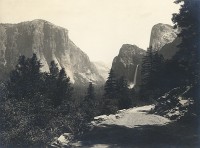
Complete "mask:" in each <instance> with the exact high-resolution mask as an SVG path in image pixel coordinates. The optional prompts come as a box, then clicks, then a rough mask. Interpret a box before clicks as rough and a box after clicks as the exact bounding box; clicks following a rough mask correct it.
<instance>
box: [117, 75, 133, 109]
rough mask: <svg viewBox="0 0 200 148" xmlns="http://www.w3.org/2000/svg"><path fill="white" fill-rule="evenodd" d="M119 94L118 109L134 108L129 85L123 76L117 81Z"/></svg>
mask: <svg viewBox="0 0 200 148" xmlns="http://www.w3.org/2000/svg"><path fill="white" fill-rule="evenodd" d="M116 90H117V93H116V97H117V98H118V100H119V101H118V108H119V109H127V108H130V107H131V106H132V100H131V97H130V96H129V89H128V84H127V81H126V80H125V78H124V77H123V76H122V77H120V78H119V79H118V80H117V88H116Z"/></svg>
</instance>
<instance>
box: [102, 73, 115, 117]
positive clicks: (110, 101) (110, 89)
mask: <svg viewBox="0 0 200 148" xmlns="http://www.w3.org/2000/svg"><path fill="white" fill-rule="evenodd" d="M104 91H105V93H104V99H103V109H102V112H103V113H105V114H110V113H114V112H115V111H117V109H118V98H117V96H116V94H117V90H116V76H115V74H114V71H113V69H111V70H110V72H109V76H108V79H107V81H106V83H105V86H104Z"/></svg>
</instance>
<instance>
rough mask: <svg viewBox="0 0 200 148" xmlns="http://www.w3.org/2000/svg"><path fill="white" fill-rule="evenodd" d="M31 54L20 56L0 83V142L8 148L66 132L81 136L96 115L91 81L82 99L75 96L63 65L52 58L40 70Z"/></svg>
mask: <svg viewBox="0 0 200 148" xmlns="http://www.w3.org/2000/svg"><path fill="white" fill-rule="evenodd" d="M41 67H42V65H41V63H40V61H39V60H38V59H37V57H36V55H35V54H33V56H32V57H31V58H26V57H25V56H20V57H19V60H18V63H17V65H16V67H15V69H14V70H13V71H11V72H10V76H9V80H8V81H7V82H5V83H1V87H0V88H1V90H0V91H1V92H0V94H1V95H0V102H1V103H0V122H1V124H0V141H1V143H0V144H1V145H2V146H7V147H16V146H17V147H28V146H36V147H41V146H42V147H43V146H45V145H48V144H50V142H51V141H52V140H53V138H55V137H58V136H60V135H61V134H63V133H66V132H69V133H72V134H74V135H80V134H81V133H82V132H84V131H85V130H87V129H88V123H89V122H90V121H91V120H92V118H93V117H94V116H95V115H96V114H97V112H96V111H97V110H98V108H97V105H98V104H97V101H96V100H95V98H96V97H95V92H94V88H93V85H92V83H90V84H89V88H88V90H87V92H86V94H85V98H82V99H77V98H76V97H77V96H76V95H74V94H75V91H76V90H75V89H74V88H73V87H72V84H71V83H70V78H69V77H68V76H67V75H66V73H65V70H64V68H61V69H60V70H59V68H58V66H57V65H56V64H55V62H54V61H52V62H51V63H50V66H49V67H50V68H49V72H41V70H40V69H41Z"/></svg>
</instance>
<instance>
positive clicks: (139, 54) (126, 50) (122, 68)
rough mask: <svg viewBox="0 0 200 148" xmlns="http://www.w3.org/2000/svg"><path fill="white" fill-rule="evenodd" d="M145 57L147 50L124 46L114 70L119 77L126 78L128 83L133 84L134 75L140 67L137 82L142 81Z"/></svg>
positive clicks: (113, 64)
mask: <svg viewBox="0 0 200 148" xmlns="http://www.w3.org/2000/svg"><path fill="white" fill-rule="evenodd" d="M144 55H145V50H143V49H141V48H139V47H137V46H135V45H130V44H124V45H123V46H122V47H121V49H120V52H119V55H118V56H116V57H115V58H114V60H113V63H112V69H113V70H114V72H115V75H116V76H117V77H121V76H124V77H125V79H126V80H127V81H128V84H131V83H133V81H134V75H135V71H136V67H137V65H139V71H138V73H139V74H138V76H137V82H138V83H139V81H140V72H141V67H140V66H141V63H142V58H143V56H144Z"/></svg>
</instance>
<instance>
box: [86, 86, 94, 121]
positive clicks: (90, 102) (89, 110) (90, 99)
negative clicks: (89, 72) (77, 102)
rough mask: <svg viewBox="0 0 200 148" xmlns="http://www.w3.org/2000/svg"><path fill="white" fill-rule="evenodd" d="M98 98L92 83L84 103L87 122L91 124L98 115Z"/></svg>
mask: <svg viewBox="0 0 200 148" xmlns="http://www.w3.org/2000/svg"><path fill="white" fill-rule="evenodd" d="M96 103H97V102H96V97H95V92H94V86H93V84H92V82H90V83H89V86H88V89H87V93H86V96H85V98H84V101H83V110H84V112H85V114H86V117H85V118H86V120H87V121H88V122H89V121H91V120H92V119H93V117H94V116H95V114H96V109H97V108H96Z"/></svg>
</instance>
